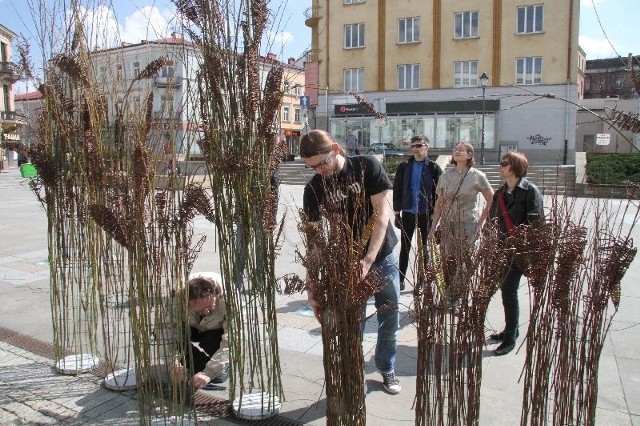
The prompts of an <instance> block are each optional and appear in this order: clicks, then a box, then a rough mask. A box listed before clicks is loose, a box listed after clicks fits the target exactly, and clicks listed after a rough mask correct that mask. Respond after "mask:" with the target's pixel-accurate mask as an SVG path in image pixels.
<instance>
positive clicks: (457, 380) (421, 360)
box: [414, 224, 513, 425]
mask: <svg viewBox="0 0 640 426" xmlns="http://www.w3.org/2000/svg"><path fill="white" fill-rule="evenodd" d="M452 246H453V249H452V250H450V252H449V256H450V258H449V259H447V260H446V261H445V260H444V259H442V258H441V252H440V248H439V247H438V245H437V244H436V242H435V241H434V239H433V238H430V239H429V244H428V247H425V248H424V249H423V250H418V256H417V265H419V267H418V268H417V271H418V274H417V284H418V285H416V286H414V305H415V321H416V326H417V331H418V361H417V363H418V370H417V374H416V376H417V377H416V399H415V402H414V408H415V410H416V424H420V425H433V424H438V425H444V424H448V425H456V424H476V423H477V422H478V419H479V415H480V383H481V379H482V354H483V347H484V320H485V317H486V313H487V309H488V306H489V301H490V300H491V297H492V296H493V294H494V293H495V291H496V289H497V288H498V287H499V285H500V280H501V278H502V275H503V273H504V268H505V266H506V265H507V264H508V262H509V258H510V255H511V254H512V253H513V250H512V249H511V248H509V247H505V246H504V245H503V244H502V243H501V241H500V239H499V237H498V232H497V228H496V227H495V226H494V225H493V224H488V225H487V226H486V227H485V230H484V235H483V238H482V240H481V242H480V244H479V245H478V246H477V247H476V246H471V247H469V246H467V244H466V240H461V241H456V242H454V243H453V244H452ZM426 250H429V256H430V262H429V263H428V266H427V267H426V269H425V268H424V267H423V266H421V265H424V264H425V262H424V260H423V256H425V255H426ZM462 268H464V270H463V271H459V270H458V269H462ZM453 280H455V281H453ZM451 287H455V289H451ZM452 294H455V297H456V298H459V300H460V304H459V305H458V306H455V307H454V306H450V302H451V295H452Z"/></svg>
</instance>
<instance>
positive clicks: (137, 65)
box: [131, 61, 140, 78]
mask: <svg viewBox="0 0 640 426" xmlns="http://www.w3.org/2000/svg"><path fill="white" fill-rule="evenodd" d="M131 68H132V70H133V78H136V77H138V75H139V74H140V61H133V63H132V64H131Z"/></svg>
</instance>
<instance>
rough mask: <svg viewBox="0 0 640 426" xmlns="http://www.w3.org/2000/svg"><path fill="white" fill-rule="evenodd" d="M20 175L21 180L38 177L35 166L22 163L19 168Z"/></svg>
mask: <svg viewBox="0 0 640 426" xmlns="http://www.w3.org/2000/svg"><path fill="white" fill-rule="evenodd" d="M20 174H21V175H22V177H23V178H34V177H36V176H37V175H38V171H37V170H36V166H34V165H33V164H31V163H24V164H23V165H21V166H20Z"/></svg>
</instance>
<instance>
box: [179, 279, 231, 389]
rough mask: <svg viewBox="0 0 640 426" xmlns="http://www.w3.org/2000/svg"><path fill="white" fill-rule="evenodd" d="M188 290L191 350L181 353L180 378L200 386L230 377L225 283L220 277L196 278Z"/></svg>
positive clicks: (186, 346)
mask: <svg viewBox="0 0 640 426" xmlns="http://www.w3.org/2000/svg"><path fill="white" fill-rule="evenodd" d="M187 291H188V299H189V302H188V312H187V315H186V318H188V324H187V326H188V327H189V328H190V333H188V334H187V333H185V335H187V337H188V341H187V342H185V343H186V345H185V346H184V347H185V348H187V350H188V352H187V353H185V354H180V355H181V356H180V359H179V364H180V365H179V366H176V367H177V368H176V373H177V374H176V378H178V379H181V380H184V379H188V380H190V382H191V383H192V384H193V386H194V387H195V388H196V389H200V388H202V387H204V386H206V385H207V384H208V383H210V382H211V383H222V382H224V381H226V380H227V378H228V373H227V369H228V366H229V344H228V340H227V309H226V304H225V301H224V297H223V295H222V285H221V284H220V282H219V281H218V280H216V279H213V278H207V277H195V278H192V279H190V280H189V283H188V288H187ZM183 318H184V317H183ZM185 331H186V330H185ZM185 367H186V371H185ZM187 375H188V376H187Z"/></svg>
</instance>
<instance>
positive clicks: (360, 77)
mask: <svg viewBox="0 0 640 426" xmlns="http://www.w3.org/2000/svg"><path fill="white" fill-rule="evenodd" d="M342 76H343V79H344V91H345V92H347V93H348V92H363V91H364V68H347V69H345V70H343V72H342ZM353 86H355V88H354V87H353Z"/></svg>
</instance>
